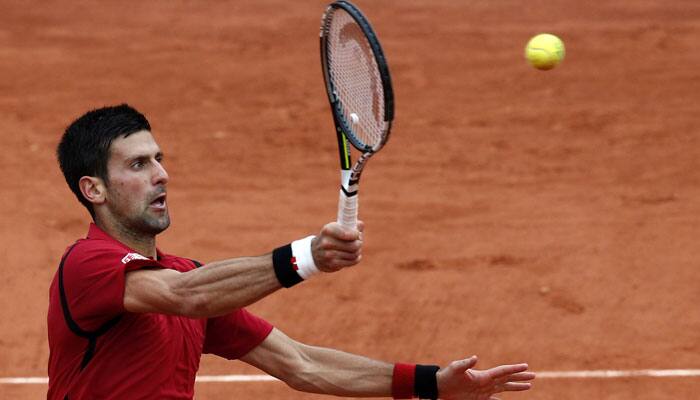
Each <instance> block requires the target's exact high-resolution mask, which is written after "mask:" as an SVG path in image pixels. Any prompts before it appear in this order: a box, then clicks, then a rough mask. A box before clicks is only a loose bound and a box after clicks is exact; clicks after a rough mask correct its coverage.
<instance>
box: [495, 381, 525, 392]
mask: <svg viewBox="0 0 700 400" xmlns="http://www.w3.org/2000/svg"><path fill="white" fill-rule="evenodd" d="M531 387H532V384H531V383H530V382H508V383H504V384H502V385H498V386H497V390H496V392H497V393H500V392H522V391H523V390H529V389H530V388H531Z"/></svg>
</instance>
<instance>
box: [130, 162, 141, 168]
mask: <svg viewBox="0 0 700 400" xmlns="http://www.w3.org/2000/svg"><path fill="white" fill-rule="evenodd" d="M131 167H132V168H136V169H138V168H141V167H143V163H142V162H141V161H135V162H133V163H132V164H131Z"/></svg>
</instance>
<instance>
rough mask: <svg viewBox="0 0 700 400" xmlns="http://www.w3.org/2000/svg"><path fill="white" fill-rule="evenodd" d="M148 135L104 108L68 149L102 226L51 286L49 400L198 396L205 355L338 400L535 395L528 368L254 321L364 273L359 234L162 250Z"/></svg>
mask: <svg viewBox="0 0 700 400" xmlns="http://www.w3.org/2000/svg"><path fill="white" fill-rule="evenodd" d="M150 130H151V128H150V125H149V123H148V121H147V120H146V118H145V117H144V116H143V115H142V114H140V113H139V112H138V111H136V110H135V109H133V108H131V107H130V106H128V105H120V106H115V107H105V108H101V109H97V110H93V111H90V112H88V113H86V114H85V115H83V116H82V117H80V118H78V119H77V120H76V121H75V122H73V123H72V124H71V125H70V126H69V127H68V128H67V129H66V132H65V133H64V135H63V138H62V140H61V142H60V144H59V146H58V159H59V163H60V166H61V169H62V171H63V174H64V176H65V178H66V181H67V183H68V185H69V187H70V188H71V190H72V191H73V192H74V194H75V195H76V196H77V198H78V200H79V201H80V202H81V203H82V204H83V205H84V206H85V207H86V208H87V209H88V211H89V212H90V215H91V216H92V219H93V221H94V223H92V224H90V227H89V230H88V234H87V237H86V238H85V239H80V240H78V241H77V242H76V243H75V244H73V245H72V246H70V247H69V248H68V249H67V250H66V252H65V254H64V255H63V257H62V259H61V263H60V265H59V268H58V270H57V272H56V276H55V277H54V280H53V282H52V285H51V289H50V303H49V313H48V333H49V346H50V350H51V354H50V357H49V391H48V398H49V399H56V400H65V399H69V400H79V399H164V398H167V399H192V398H193V396H194V380H195V375H196V372H197V368H198V366H199V360H200V357H201V354H202V353H203V352H204V353H212V354H216V355H219V356H221V357H225V358H228V359H241V360H243V361H244V362H246V363H248V364H251V365H253V366H256V367H258V368H260V369H261V370H263V371H265V372H267V373H268V374H270V375H272V376H275V377H277V378H279V379H281V380H282V381H284V382H285V383H287V384H288V385H289V386H290V387H292V388H294V389H296V390H300V391H305V392H313V393H325V394H330V395H337V396H358V397H359V396H361V397H371V396H376V397H387V396H394V397H395V398H410V397H413V396H420V397H422V398H437V397H438V396H439V397H440V398H444V399H480V400H481V399H491V398H492V397H491V396H492V395H493V394H494V393H498V392H502V391H520V390H527V389H529V388H530V383H529V382H528V381H530V380H532V379H534V374H532V373H530V372H526V370H527V365H526V364H516V365H505V366H499V367H496V368H492V369H489V370H483V371H479V370H474V369H472V367H474V365H475V364H476V357H471V358H467V359H464V360H459V361H455V362H453V363H451V364H450V365H449V366H447V367H444V368H439V367H437V366H429V365H411V364H390V363H385V362H381V361H376V360H372V359H368V358H365V357H361V356H358V355H353V354H348V353H344V352H340V351H337V350H332V349H325V348H319V347H313V346H308V345H305V344H303V343H299V342H296V341H294V340H293V339H291V338H289V337H287V336H286V335H284V334H283V333H282V332H280V331H279V330H277V329H275V328H274V327H272V326H271V325H270V324H269V323H268V322H266V321H265V320H263V319H261V318H259V317H257V316H254V315H252V314H250V313H249V312H247V311H246V310H245V309H244V308H243V307H244V306H246V305H248V304H251V303H253V302H255V301H257V300H259V299H260V298H262V297H265V296H267V295H268V294H270V293H273V292H275V291H277V290H279V289H280V288H282V287H291V286H293V285H295V284H297V283H299V282H301V281H303V280H304V279H308V278H310V277H311V276H313V275H316V274H318V273H321V272H325V273H331V272H334V271H338V270H340V269H343V268H346V267H349V266H352V265H355V264H357V263H358V262H359V261H360V258H361V248H362V224H360V225H359V227H358V230H354V229H346V228H343V227H341V226H340V225H338V224H336V223H330V224H327V225H326V226H324V227H323V228H322V229H321V230H320V232H319V234H318V235H317V236H309V237H307V238H304V239H301V240H298V241H295V242H292V243H291V244H289V245H285V246H281V247H279V248H277V249H275V250H274V251H273V252H272V253H269V254H265V255H261V256H257V257H241V258H233V259H228V260H223V261H217V262H213V263H209V264H207V265H204V266H201V265H199V263H197V262H196V261H193V260H189V259H185V258H181V257H176V256H173V255H169V254H166V253H163V252H162V251H160V249H158V248H157V247H156V235H158V234H159V233H161V232H162V231H164V230H165V229H166V228H167V227H168V226H169V224H170V218H169V214H168V203H167V185H168V179H169V177H168V174H167V172H166V170H165V168H164V167H163V164H162V162H163V154H162V152H161V150H160V148H159V147H158V145H157V143H156V142H155V140H154V138H153V136H152V135H151V132H150Z"/></svg>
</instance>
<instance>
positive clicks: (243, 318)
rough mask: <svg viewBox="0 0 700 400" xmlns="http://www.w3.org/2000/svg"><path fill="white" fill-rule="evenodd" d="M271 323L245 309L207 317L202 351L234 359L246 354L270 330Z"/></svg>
mask: <svg viewBox="0 0 700 400" xmlns="http://www.w3.org/2000/svg"><path fill="white" fill-rule="evenodd" d="M272 328H273V327H272V324H270V323H269V322H267V321H265V320H264V319H262V318H260V317H257V316H255V315H253V314H251V313H250V312H248V311H246V310H245V309H243V308H242V309H238V310H235V311H233V312H231V313H229V314H226V315H224V316H221V317H216V318H209V320H208V321H207V334H206V339H205V341H204V350H203V351H204V353H207V354H215V355H217V356H220V357H223V358H226V359H228V360H235V359H238V358H241V357H243V356H244V355H246V354H248V353H249V352H250V351H251V350H253V349H254V348H256V347H257V346H258V345H259V344H260V343H262V342H263V340H265V338H267V336H268V335H269V334H270V332H272Z"/></svg>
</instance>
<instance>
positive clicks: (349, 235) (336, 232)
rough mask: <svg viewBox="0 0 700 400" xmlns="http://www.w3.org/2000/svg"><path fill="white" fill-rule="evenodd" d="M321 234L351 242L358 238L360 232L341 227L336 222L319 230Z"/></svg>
mask: <svg viewBox="0 0 700 400" xmlns="http://www.w3.org/2000/svg"><path fill="white" fill-rule="evenodd" d="M358 226H359V225H358ZM363 229H364V224H363ZM321 234H322V235H327V236H330V237H332V238H335V239H338V240H343V241H353V240H358V239H359V238H360V230H358V229H353V228H348V227H345V226H342V225H340V224H339V223H337V222H331V223H329V224H326V225H325V226H324V227H323V229H321Z"/></svg>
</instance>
